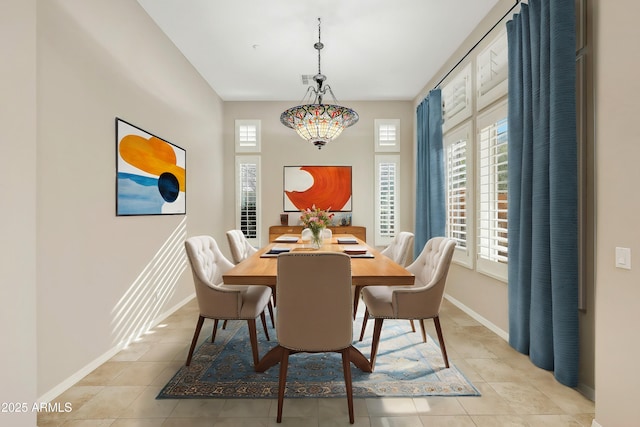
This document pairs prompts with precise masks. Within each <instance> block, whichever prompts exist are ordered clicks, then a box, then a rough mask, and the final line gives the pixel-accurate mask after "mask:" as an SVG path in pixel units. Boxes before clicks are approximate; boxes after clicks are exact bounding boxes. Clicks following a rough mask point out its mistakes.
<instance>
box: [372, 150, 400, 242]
mask: <svg viewBox="0 0 640 427" xmlns="http://www.w3.org/2000/svg"><path fill="white" fill-rule="evenodd" d="M375 168H376V191H375V194H376V205H375V230H376V233H375V245H376V246H386V245H388V244H389V243H391V241H392V240H393V238H394V237H395V235H396V232H397V230H398V227H399V219H400V215H399V212H398V208H399V186H398V183H399V180H400V156H399V155H377V156H376V159H375Z"/></svg>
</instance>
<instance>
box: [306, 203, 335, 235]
mask: <svg viewBox="0 0 640 427" xmlns="http://www.w3.org/2000/svg"><path fill="white" fill-rule="evenodd" d="M300 212H301V215H300V221H302V223H303V224H304V226H305V227H307V228H308V229H310V230H311V231H312V232H313V233H317V232H318V231H320V230H321V229H323V228H326V227H328V226H330V225H331V219H332V218H333V215H334V214H332V213H330V211H329V209H327V210H322V209H318V208H316V205H313V206H312V208H311V209H309V208H307V209H304V210H302V211H300Z"/></svg>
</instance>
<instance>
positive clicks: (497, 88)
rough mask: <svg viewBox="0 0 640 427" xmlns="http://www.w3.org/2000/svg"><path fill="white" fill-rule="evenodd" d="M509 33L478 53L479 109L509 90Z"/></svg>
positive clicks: (477, 85)
mask: <svg viewBox="0 0 640 427" xmlns="http://www.w3.org/2000/svg"><path fill="white" fill-rule="evenodd" d="M507 57H508V48H507V33H506V32H505V31H503V32H502V33H500V34H499V35H498V37H497V38H496V39H495V40H494V41H493V42H492V43H491V44H490V45H489V46H487V48H486V49H484V50H483V51H482V52H480V54H478V59H477V67H478V68H477V84H476V87H477V102H478V109H482V108H484V107H487V106H488V105H489V104H491V103H492V102H494V101H496V100H498V99H499V98H500V97H502V96H503V95H504V94H505V93H506V92H507V84H508V83H507V78H508V69H507V64H508V62H507V59H508V58H507Z"/></svg>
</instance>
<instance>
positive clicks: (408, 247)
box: [380, 231, 414, 267]
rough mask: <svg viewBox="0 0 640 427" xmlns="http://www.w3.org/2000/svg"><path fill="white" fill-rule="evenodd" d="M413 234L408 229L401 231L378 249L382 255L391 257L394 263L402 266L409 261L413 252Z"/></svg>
mask: <svg viewBox="0 0 640 427" xmlns="http://www.w3.org/2000/svg"><path fill="white" fill-rule="evenodd" d="M413 241H414V235H413V233H410V232H408V231H401V232H400V233H398V234H397V235H396V237H395V238H394V239H393V241H392V242H391V243H390V244H389V246H387V247H386V248H384V249H383V250H381V251H380V253H381V254H382V255H385V256H387V257H389V258H391V259H392V260H393V261H394V262H395V263H396V264H400V265H402V266H403V267H404V266H406V265H408V264H410V263H411V259H412V257H411V254H412V253H413Z"/></svg>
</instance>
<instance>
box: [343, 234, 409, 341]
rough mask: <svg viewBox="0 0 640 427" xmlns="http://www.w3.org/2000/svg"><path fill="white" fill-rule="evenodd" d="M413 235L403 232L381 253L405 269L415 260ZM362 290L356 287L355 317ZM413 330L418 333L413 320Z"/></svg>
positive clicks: (354, 297)
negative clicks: (413, 255)
mask: <svg viewBox="0 0 640 427" xmlns="http://www.w3.org/2000/svg"><path fill="white" fill-rule="evenodd" d="M413 239H414V235H413V233H410V232H408V231H401V232H400V233H398V234H397V235H396V237H394V238H393V240H392V241H391V243H389V246H387V247H386V248H384V249H383V250H381V251H380V253H381V254H382V255H384V256H386V257H387V258H391V259H392V260H393V262H395V263H396V264H400V265H401V266H403V267H405V266H406V265H408V264H409V262H410V261H411V260H412V259H413V257H412V256H411V254H412V253H413ZM361 290H362V286H356V288H355V293H354V295H353V311H354V316H355V312H356V311H357V310H358V305H359V304H358V303H359V302H360V292H361ZM411 330H413V332H415V331H416V328H415V326H414V325H413V320H412V321H411Z"/></svg>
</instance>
